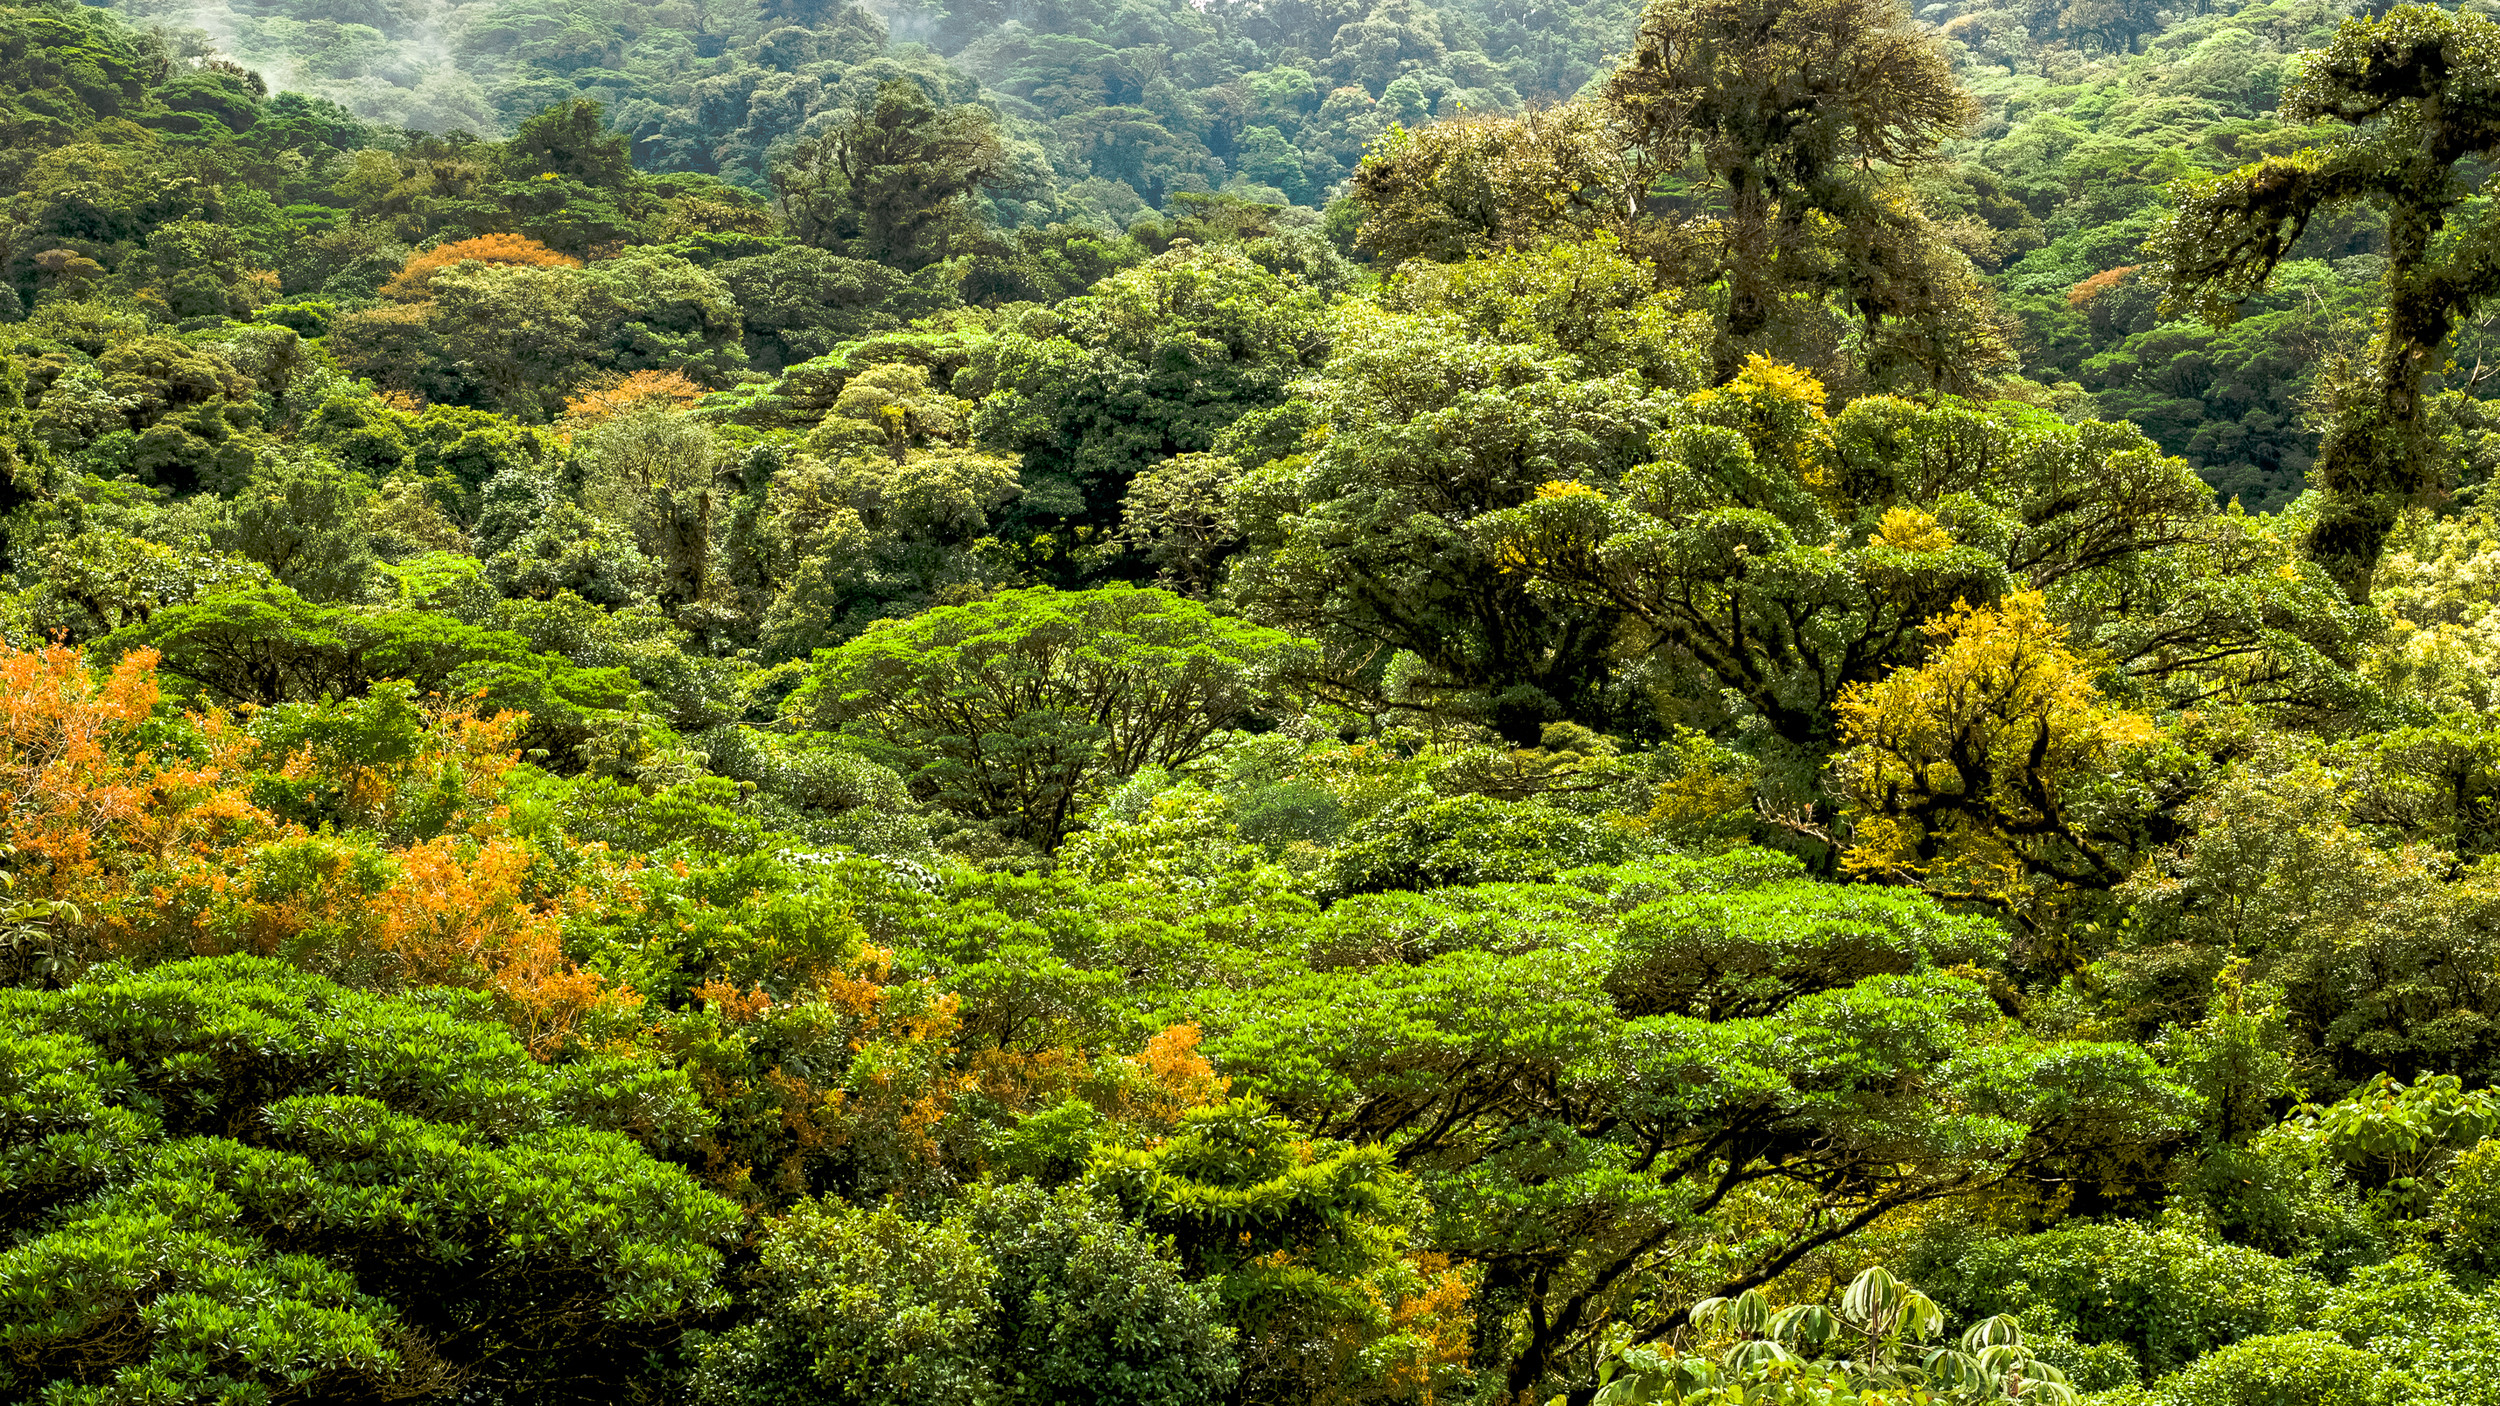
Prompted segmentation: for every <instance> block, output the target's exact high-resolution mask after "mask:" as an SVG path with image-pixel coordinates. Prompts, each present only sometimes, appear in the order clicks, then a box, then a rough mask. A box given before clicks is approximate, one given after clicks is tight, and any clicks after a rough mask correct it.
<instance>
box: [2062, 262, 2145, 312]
mask: <svg viewBox="0 0 2500 1406" xmlns="http://www.w3.org/2000/svg"><path fill="white" fill-rule="evenodd" d="M2137 267H2138V265H2135V264H2125V265H2122V266H2120V267H2118V268H2114V269H2107V270H2104V271H2103V272H2100V273H2096V274H2094V275H2092V276H2091V277H2090V278H2087V279H2085V280H2084V281H2082V282H2081V283H2078V284H2076V285H2075V286H2074V287H2072V288H2069V289H2067V290H2066V306H2068V307H2070V308H2079V307H2082V306H2083V305H2084V304H2086V303H2088V302H2091V301H2092V300H2093V299H2094V298H2097V297H2099V296H2101V295H2102V294H2103V293H2106V292H2108V291H2109V290H2110V289H2112V288H2115V287H2117V286H2118V285H2119V284H2121V283H2124V282H2126V281H2127V276H2128V275H2130V274H2132V273H2134V272H2135V271H2136V269H2137Z"/></svg>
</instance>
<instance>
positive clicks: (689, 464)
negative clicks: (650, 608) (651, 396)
mask: <svg viewBox="0 0 2500 1406" xmlns="http://www.w3.org/2000/svg"><path fill="white" fill-rule="evenodd" d="M578 443H579V445H580V450H581V454H582V458H583V461H584V463H585V465H586V473H585V476H584V479H583V484H582V498H583V503H584V505H585V506H587V507H588V508H590V510H591V511H593V512H596V513H599V514H600V515H602V516H604V517H607V518H609V519H610V520H612V521H614V522H617V523H620V524H623V525H625V526H626V527H628V528H630V529H631V530H632V531H633V532H634V533H635V535H636V536H637V537H639V538H640V539H641V541H642V545H643V550H644V552H645V553H646V554H648V555H649V556H650V557H651V559H652V560H653V561H656V562H658V563H659V564H660V570H661V582H660V599H661V600H662V601H663V602H664V603H667V604H670V605H685V604H690V603H692V602H694V601H698V600H701V599H702V598H703V596H704V594H705V591H706V589H707V588H708V587H709V585H710V583H711V570H712V553H713V544H712V538H713V534H714V532H715V531H716V521H715V519H716V517H717V515H718V513H719V510H720V508H721V507H722V506H723V504H722V503H721V502H720V501H719V499H720V498H721V497H723V496H724V495H723V494H722V493H721V489H722V487H723V485H722V484H721V483H720V482H718V480H719V478H720V476H721V466H722V465H721V461H722V458H723V454H722V450H721V445H720V442H719V440H718V439H717V438H716V437H715V436H714V435H713V433H712V431H711V429H710V427H708V426H706V425H702V424H699V423H697V422H695V421H693V420H690V419H688V418H686V416H685V415H684V414H683V413H682V407H675V406H669V405H665V404H651V403H646V404H645V405H644V406H642V407H641V408H639V409H636V410H633V411H630V412H628V413H626V414H623V415H619V416H617V417H615V418H613V419H610V420H607V421H605V422H603V423H599V424H595V425H592V426H590V427H589V428H587V429H585V430H584V431H583V432H582V434H581V438H580V440H579V441H578Z"/></svg>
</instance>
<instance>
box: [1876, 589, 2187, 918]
mask: <svg viewBox="0 0 2500 1406" xmlns="http://www.w3.org/2000/svg"><path fill="white" fill-rule="evenodd" d="M1922 628H1923V630H1924V631H1925V633H1926V635H1927V636H1928V638H1929V640H1930V641H1931V651H1930V653H1929V655H1928V657H1927V659H1926V660H1925V662H1923V663H1922V664H1920V665H1918V666H1917V667H1914V668H1903V669H1899V670H1896V671H1894V672H1893V673H1892V674H1891V675H1889V676H1887V677H1886V678H1884V679H1883V680H1882V681H1880V682H1877V683H1871V684H1870V683H1861V684H1857V685H1854V686H1852V687H1851V688H1849V689H1848V690H1847V691H1846V692H1845V693H1843V694H1842V696H1841V698H1840V700H1839V704H1838V713H1839V721H1840V732H1841V740H1842V742H1843V743H1844V745H1845V746H1846V747H1847V750H1846V751H1845V752H1844V753H1843V754H1842V755H1841V757H1840V759H1839V762H1838V765H1837V767H1836V772H1837V776H1838V779H1839V781H1840V784H1841V790H1842V800H1843V809H1844V816H1845V819H1846V822H1847V825H1848V833H1847V841H1848V843H1847V848H1846V850H1845V852H1844V855H1843V863H1844V864H1845V865H1846V866H1847V867H1848V869H1849V870H1850V871H1851V872H1853V873H1857V874H1861V875H1865V876H1867V877H1871V878H1880V879H1884V880H1888V881H1891V882H1895V883H1906V884H1910V885H1912V886H1915V887H1917V888H1921V889H1924V890H1926V891H1927V892H1929V893H1932V894H1934V895H1936V896H1937V897H1939V898H1945V899H1953V900H1961V901H1968V902H1976V903H1983V904H1986V905H1988V906H1989V907H1991V908H1994V909H1996V910H1998V911H1999V912H2001V913H2003V914H2005V915H2006V916H2007V917H2009V918H2011V919H2013V920H2014V921H2016V922H2017V923H2019V924H2021V925H2022V926H2023V927H2024V928H2025V929H2026V930H2027V931H2028V932H2029V933H2031V934H2032V936H2033V937H2034V938H2035V939H2038V940H2041V941H2043V942H2044V943H2045V944H2047V945H2049V946H2051V947H2055V946H2056V945H2057V944H2058V942H2059V941H2060V940H2061V939H2062V936H2063V934H2064V931H2065V929H2066V926H2067V924H2068V922H2069V921H2070V920H2071V918H2072V917H2073V916H2074V910H2075V906H2076V902H2077V900H2078V899H2079V898H2080V897H2082V896H2083V895H2085V894H2089V893H2095V892H2102V891H2106V890H2107V889H2109V888H2110V887H2112V886H2113V885H2115V884H2117V883H2118V882H2120V881H2122V880H2123V879H2124V878H2125V877H2126V875H2127V873H2128V872H2129V871H2130V870H2131V869H2132V868H2133V860H2134V857H2135V855H2136V854H2137V853H2138V852H2139V851H2140V849H2141V845H2142V840H2143V829H2144V823H2145V818H2146V817H2147V816H2149V815H2152V814H2153V813H2155V812H2156V811H2158V810H2159V809H2160V807H2161V804H2162V794H2161V793H2162V792H2163V791H2164V790H2165V787H2164V784H2163V778H2162V776H2161V772H2162V770H2163V769H2162V768H2161V767H2160V766H2159V765H2158V761H2159V758H2160V755H2161V753H2162V751H2163V744H2164V742H2165V741H2166V736H2165V734H2164V732H2163V730H2162V729H2161V728H2159V727H2158V726H2156V725H2155V723H2154V722H2153V720H2152V719H2150V718H2148V717H2146V716H2145V715H2143V714H2142V713H2137V712H2131V711H2128V710H2126V709H2122V708H2117V707H2113V706H2111V705H2110V704H2109V703H2108V702H2107V701H2106V700H2105V699H2104V698H2103V697H2102V694H2101V690H2100V688H2099V687H2098V685H2097V684H2096V683H2095V682H2094V674H2095V672H2096V670H2095V665H2094V663H2093V661H2092V659H2091V658H2090V657H2089V656H2087V655H2086V654H2084V653H2083V652H2081V651H2079V650H2077V649H2076V648H2075V647H2074V646H2073V645H2072V644H2071V643H2070V642H2069V641H2068V638H2067V634H2066V631H2065V629H2064V627H2062V626H2060V625H2059V624H2058V623H2057V622H2056V621H2054V620H2051V619H2050V618H2049V617H2048V614H2047V612H2046V610H2045V608H2044V604H2043V601H2042V598H2041V596H2040V593H2038V592H2036V591H2024V592H2016V593H2014V594H2011V595H2008V596H2006V597H2005V598H2004V599H2003V600H2001V601H1999V602H1997V603H1996V604H1994V605H1980V606H1974V605H1971V604H1970V603H1968V602H1967V601H1964V602H1957V603H1956V604H1955V605H1954V607H1953V608H1952V609H1951V610H1950V611H1947V612H1946V613H1944V614H1942V615H1939V616H1937V617H1935V618H1934V619H1932V620H1930V621H1928V622H1927V624H1926V625H1925V626H1923V627H1922Z"/></svg>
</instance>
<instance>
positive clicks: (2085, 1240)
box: [1920, 1221, 2327, 1374]
mask: <svg viewBox="0 0 2500 1406" xmlns="http://www.w3.org/2000/svg"><path fill="white" fill-rule="evenodd" d="M1921 1269H1922V1277H1921V1280H1920V1282H1922V1283H1925V1284H1927V1285H1928V1286H1929V1287H1930V1289H1931V1290H1932V1291H1933V1292H1934V1293H1935V1295H1936V1298H1937V1299H1938V1301H1940V1302H1942V1303H1944V1304H1945V1305H1946V1306H1947V1307H1948V1308H1951V1309H1953V1310H1955V1311H1957V1312H1958V1313H1961V1314H1964V1315H1970V1316H1975V1315H1976V1314H1978V1313H1980V1312H1983V1311H1989V1310H1993V1309H1996V1308H2000V1307H2002V1308H2004V1309H2005V1310H2007V1311H2010V1312H2017V1313H2020V1314H2021V1316H2022V1317H2023V1319H2024V1320H2025V1321H2026V1322H2038V1321H2040V1319H2041V1317H2045V1318H2046V1319H2047V1320H2048V1321H2047V1323H2045V1324H2044V1325H2043V1326H2053V1327H2056V1328H2058V1329H2060V1330H2062V1331H2064V1332H2067V1333H2070V1334H2071V1335H2072V1336H2073V1337H2074V1338H2075V1339H2077V1340H2078V1341H2080V1342H2083V1343H2086V1344H2102V1343H2118V1344H2121V1345H2123V1346H2125V1347H2126V1348H2127V1349H2128V1350H2129V1351H2131V1352H2133V1353H2134V1354H2135V1356H2136V1358H2137V1360H2138V1361H2140V1362H2142V1363H2143V1364H2144V1365H2145V1366H2146V1368H2147V1369H2149V1370H2150V1371H2151V1372H2153V1373H2156V1374H2158V1373H2164V1372H2169V1371H2173V1370H2176V1369H2177V1368H2179V1367H2181V1366H2183V1365H2185V1364H2186V1363H2188V1362H2191V1361H2193V1360H2195V1359H2196V1358H2198V1357H2201V1356H2203V1355H2204V1354H2206V1353H2208V1352H2211V1351H2213V1350H2214V1349H2216V1348H2219V1347H2222V1346H2224V1345H2226V1344H2229V1343H2233V1342H2237V1341H2239V1340H2240V1339H2242V1338H2251V1337H2260V1336H2263V1335H2266V1334H2270V1333H2284V1332H2290V1331H2293V1330H2294V1329H2297V1328H2299V1327H2301V1326H2303V1325H2305V1324H2307V1323H2309V1322H2310V1321H2312V1319H2313V1317H2314V1315H2315V1314H2316V1312H2317V1310H2318V1308H2319V1306H2320V1305H2321V1304H2323V1303H2324V1302H2325V1300H2326V1296H2327V1285H2326V1283H2325V1282H2324V1281H2323V1280H2320V1279H2318V1278H2316V1277H2314V1276H2312V1275H2310V1274H2308V1273H2306V1272H2304V1271H2303V1270H2301V1269H2299V1268H2298V1267H2296V1266H2293V1265H2290V1264H2287V1263H2285V1262H2283V1261H2281V1260H2278V1259H2274V1258H2271V1257H2269V1256H2267V1255H2264V1254H2260V1253H2258V1252H2257V1251H2255V1250H2250V1249H2244V1248H2241V1247H2239V1246H2236V1245H2224V1244H2219V1243H2216V1242H2214V1241H2212V1240H2209V1239H2206V1238H2204V1237H2203V1236H2201V1235H2199V1234H2197V1233H2195V1232H2194V1231H2192V1230H2190V1229H2188V1228H2186V1227H2185V1226H2183V1225H2179V1224H2176V1223H2169V1224H2163V1225H2161V1226H2159V1227H2153V1226H2147V1225H2143V1224H2140V1223H2137V1222H2133V1221H2112V1222H2108V1223H2106V1224H2098V1225H2093V1224H2082V1225H2069V1226H2062V1227H2060V1228H2058V1229H2056V1230H2051V1231H2047V1232H2044V1233H2042V1234H2039V1235H2027V1236H2022V1237H2019V1238H2015V1239H2007V1240H1990V1241H1984V1242H1981V1243H1980V1244H1978V1245H1975V1246H1972V1247H1970V1248H1968V1249H1966V1250H1964V1251H1963V1252H1962V1253H1961V1254H1959V1255H1958V1256H1952V1257H1946V1258H1945V1259H1944V1262H1942V1263H1939V1264H1937V1265H1935V1266H1933V1267H1925V1266H1922V1267H1921Z"/></svg>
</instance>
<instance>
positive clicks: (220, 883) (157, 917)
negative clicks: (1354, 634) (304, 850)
mask: <svg viewBox="0 0 2500 1406" xmlns="http://www.w3.org/2000/svg"><path fill="white" fill-rule="evenodd" d="M156 700H157V684H156V655H155V653H154V652H153V651H149V650H135V651H133V652H132V653H131V654H129V655H128V656H126V657H125V658H124V659H123V660H122V661H121V663H120V664H118V665H116V666H115V667H114V669H113V671H112V673H111V674H109V675H107V676H106V677H105V678H104V679H103V680H102V681H100V682H99V681H98V680H97V679H95V678H94V677H93V676H92V675H90V674H89V673H88V671H87V669H86V667H85V665H84V664H83V663H82V662H81V661H80V659H79V656H78V652H77V651H76V650H73V649H65V648H60V647H57V646H56V647H51V648H46V649H39V650H18V649H8V648H6V647H0V805H4V806H5V811H0V842H5V843H7V844H8V845H10V846H12V847H13V848H15V850H16V851H17V854H16V858H15V860H14V863H13V865H12V867H13V868H14V869H16V871H17V879H18V893H19V896H20V897H22V898H26V899H32V900H35V901H38V902H66V903H71V904H74V905H76V906H77V908H78V910H79V918H78V920H77V924H76V925H77V927H78V928H79V929H80V930H81V931H80V933H79V934H78V935H80V936H83V937H85V938H86V939H87V942H86V943H85V944H82V945H93V944H94V943H96V942H97V941H98V940H101V942H102V944H103V945H104V946H105V947H106V948H107V949H108V950H111V951H114V952H116V953H120V952H128V951H130V950H131V949H134V948H135V949H139V950H140V951H141V952H144V951H145V950H147V949H149V948H151V947H153V946H154V945H155V941H154V940H155V939H157V938H158V937H159V936H161V935H162V927H163V923H164V921H165V918H166V917H167V916H168V909H169V908H179V907H183V906H191V905H185V904H181V903H176V902H174V901H172V900H173V896H174V895H175V894H177V893H180V894H186V895H201V894H214V893H216V892H218V891H220V890H222V888H223V887H224V884H225V872H226V871H225V865H224V862H223V859H224V855H225V854H226V852H227V851H228V850H230V849H231V848H232V847H233V846H235V845H237V844H241V843H247V842H249V841H251V840H253V839H256V838H258V837H260V836H262V835H265V834H266V833H268V832H269V831H270V829H271V828H272V826H271V824H270V822H269V818H268V817H267V816H265V815H263V814H261V812H260V811H259V810H258V809H257V808H255V807H254V806H253V805H252V804H251V802H250V800H249V799H248V798H247V797H246V796H245V795H244V794H243V792H242V791H241V790H240V789H239V788H238V787H237V786H236V784H235V782H236V780H237V778H238V777H239V775H240V773H241V772H242V770H243V767H244V762H245V759H246V758H247V757H248V756H249V754H250V751H251V740H250V739H249V738H248V737H245V736H244V735H243V734H242V733H241V732H240V731H239V730H237V729H236V728H234V727H233V726H232V725H231V724H230V723H228V722H227V720H225V719H224V718H222V717H210V718H206V719H202V720H201V726H200V729H199V736H200V739H201V741H202V742H203V743H205V744H206V745H205V751H206V753H207V755H206V756H205V757H203V758H186V757H173V758H159V757H157V756H156V755H154V754H153V753H151V752H149V751H147V750H145V749H143V748H136V747H134V746H132V739H133V736H134V734H136V733H137V732H138V730H139V729H140V728H141V727H142V726H143V725H144V724H146V722H147V721H148V718H149V717H150V715H151V714H152V713H153V712H154V711H155V708H156ZM132 955H138V953H132Z"/></svg>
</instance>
